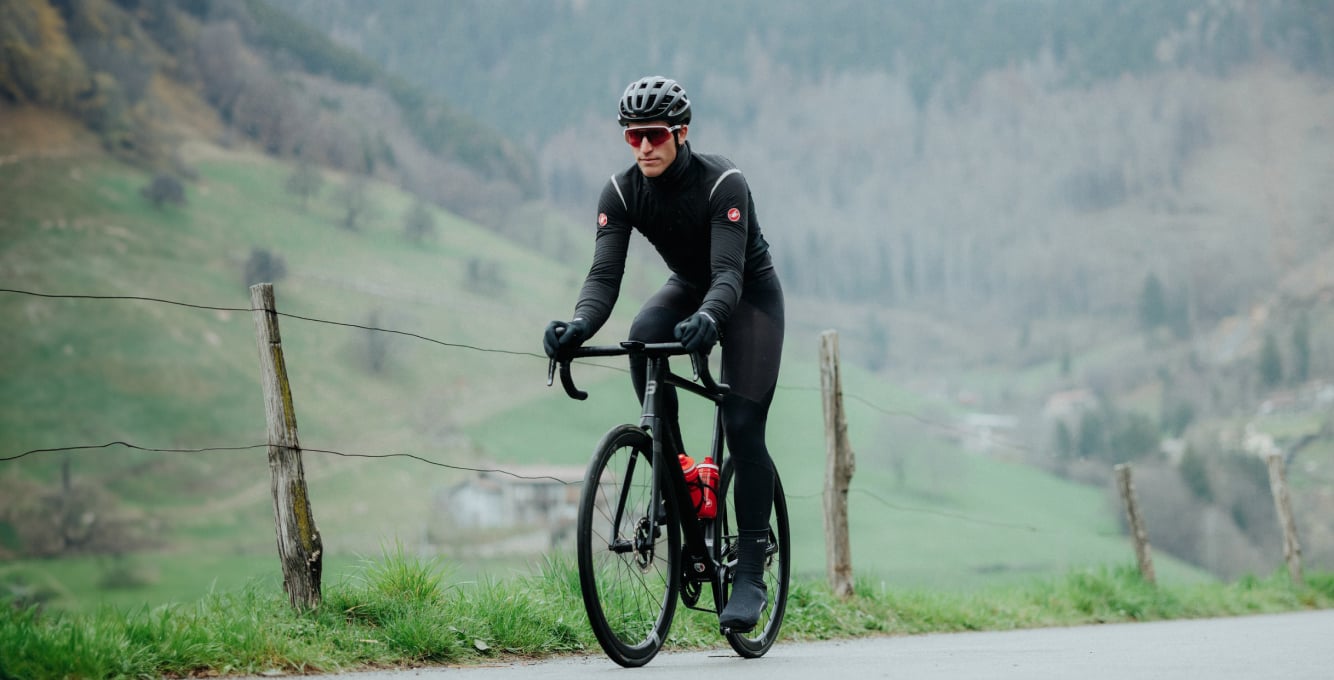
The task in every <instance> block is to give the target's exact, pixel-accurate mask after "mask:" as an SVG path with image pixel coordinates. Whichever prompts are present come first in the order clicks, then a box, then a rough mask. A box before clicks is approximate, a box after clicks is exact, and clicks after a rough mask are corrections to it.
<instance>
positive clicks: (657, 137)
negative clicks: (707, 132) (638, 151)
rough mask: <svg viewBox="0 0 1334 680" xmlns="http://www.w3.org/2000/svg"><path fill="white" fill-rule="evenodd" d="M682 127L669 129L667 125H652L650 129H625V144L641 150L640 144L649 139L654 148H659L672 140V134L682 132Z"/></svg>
mask: <svg viewBox="0 0 1334 680" xmlns="http://www.w3.org/2000/svg"><path fill="white" fill-rule="evenodd" d="M680 129H681V126H680V125H673V126H671V127H667V126H666V125H650V126H648V127H633V128H626V129H625V143H626V144H629V145H630V146H633V147H635V148H639V145H640V144H643V143H644V140H645V139H647V140H648V143H649V144H651V145H653V146H659V145H661V144H662V143H663V142H666V141H667V140H669V139H671V138H672V133H673V132H676V131H677V130H680Z"/></svg>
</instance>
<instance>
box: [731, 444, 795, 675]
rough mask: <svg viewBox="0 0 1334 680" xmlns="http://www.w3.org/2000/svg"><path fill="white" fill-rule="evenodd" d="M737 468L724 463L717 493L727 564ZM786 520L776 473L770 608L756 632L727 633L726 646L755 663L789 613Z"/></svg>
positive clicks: (768, 565)
mask: <svg viewBox="0 0 1334 680" xmlns="http://www.w3.org/2000/svg"><path fill="white" fill-rule="evenodd" d="M735 472H736V467H735V466H734V465H733V464H732V459H731V458H728V459H727V461H726V462H725V463H723V469H722V474H721V480H720V482H719V486H718V492H719V493H720V494H721V497H722V499H723V503H722V506H721V508H720V512H719V515H718V527H719V535H720V536H721V537H722V539H723V542H722V544H721V546H722V548H721V549H722V556H723V560H724V561H726V562H732V561H734V560H735V559H736V541H737V529H736V526H735V521H734V520H733V519H732V518H734V517H735V516H736V513H735V507H734V504H733V500H732V494H731V493H730V491H731V487H732V479H733V476H734V473H735ZM790 539H791V534H790V530H789V526H788V519H787V498H786V497H785V496H784V495H783V482H782V480H781V479H779V477H778V471H777V470H774V504H773V510H772V511H771V513H770V516H769V541H770V546H769V559H768V560H767V561H766V564H765V569H764V582H765V585H766V586H767V588H768V592H769V596H770V597H771V598H772V599H771V600H770V604H769V606H767V607H766V608H765V610H764V611H763V612H761V613H760V620H759V622H758V623H757V624H756V625H755V628H754V629H753V630H751V631H749V632H745V633H730V632H729V633H727V634H726V637H727V643H728V644H730V645H731V646H732V649H733V650H735V651H736V653H737V654H740V655H741V656H743V657H746V658H748V659H755V658H759V657H761V656H764V654H765V652H768V651H769V648H770V647H772V646H773V644H774V641H775V640H777V639H778V631H779V629H780V628H782V626H783V615H784V614H785V613H786V612H787V596H788V590H789V588H790V586H791V577H792V545H791V540H790ZM731 589H732V580H731V577H730V574H729V577H728V578H727V579H726V580H725V583H724V584H723V593H722V597H721V599H720V601H719V602H718V611H722V608H723V606H724V605H725V604H726V603H727V597H728V596H729V595H730V594H731Z"/></svg>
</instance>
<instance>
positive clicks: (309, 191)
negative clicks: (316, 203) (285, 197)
mask: <svg viewBox="0 0 1334 680" xmlns="http://www.w3.org/2000/svg"><path fill="white" fill-rule="evenodd" d="M285 186H286V189H287V193H289V194H293V195H294V196H296V197H298V198H300V199H301V209H302V210H305V209H306V208H308V207H309V205H310V199H311V198H312V197H314V196H317V195H318V194H319V193H320V189H321V188H323V187H324V175H321V174H320V171H319V170H318V169H317V168H316V167H315V166H314V165H313V164H312V163H310V162H309V161H306V160H302V161H301V162H299V163H297V165H296V167H295V168H293V169H292V174H290V175H288V176H287V183H286V185H285Z"/></svg>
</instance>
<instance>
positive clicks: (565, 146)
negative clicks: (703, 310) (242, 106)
mask: <svg viewBox="0 0 1334 680" xmlns="http://www.w3.org/2000/svg"><path fill="white" fill-rule="evenodd" d="M273 2H275V3H276V4H278V5H279V6H281V7H284V8H287V9H289V10H290V11H292V12H293V13H294V14H296V15H298V16H301V17H302V18H303V19H305V20H306V21H309V22H311V24H312V25H313V26H317V27H319V28H321V29H323V30H325V31H327V32H328V34H329V35H331V36H333V37H334V38H335V39H336V40H338V41H339V42H340V43H342V44H346V45H348V46H351V47H354V48H356V49H358V50H360V51H362V52H363V53H364V54H366V55H367V56H368V57H370V58H372V59H374V60H376V61H377V62H379V63H381V64H383V65H384V66H385V67H386V68H387V69H388V70H390V71H393V72H395V73H398V74H401V75H403V76H404V77H405V78H408V79H410V80H412V81H413V82H416V83H419V84H421V85H422V86H424V87H427V88H430V89H432V90H433V91H435V92H439V93H444V94H446V95H448V96H450V97H451V99H452V100H453V101H457V102H459V104H460V106H463V107H466V109H467V110H468V111H469V112H471V113H472V114H474V115H476V116H478V117H479V118H481V119H483V120H485V121H487V122H488V123H490V124H492V125H495V126H497V127H499V128H500V129H502V130H504V131H505V132H506V134H507V135H509V136H511V137H512V138H513V139H515V140H517V141H519V142H521V143H522V144H523V146H524V147H525V148H531V149H533V150H534V151H535V152H536V153H537V155H538V164H539V169H540V176H539V178H538V179H539V183H540V185H541V187H542V191H543V194H544V197H545V198H547V199H549V200H550V201H552V202H554V203H556V204H558V205H561V206H563V207H565V208H566V209H567V210H569V211H570V213H571V214H572V215H578V216H583V215H585V213H586V212H587V210H588V204H589V203H590V201H591V200H593V199H592V197H595V196H596V195H597V191H598V190H599V188H600V187H601V186H602V183H604V182H605V181H606V176H607V174H608V172H609V170H610V169H612V168H616V167H620V166H622V165H623V164H624V163H625V161H626V158H625V154H624V150H623V148H622V147H621V145H620V144H619V140H618V138H617V136H616V131H615V123H614V119H613V116H614V103H615V102H614V100H615V97H616V96H617V95H618V94H619V93H620V91H621V88H623V87H624V85H625V83H627V82H630V81H631V80H633V79H634V78H636V77H639V76H642V75H645V74H649V73H663V74H666V75H671V76H673V77H676V78H678V79H679V80H681V81H682V82H683V83H684V84H685V85H686V87H687V89H688V90H689V91H690V93H691V95H692V101H693V102H694V106H695V110H696V115H695V124H694V125H693V126H692V130H691V139H692V140H695V141H696V142H697V143H698V145H699V148H701V149H707V150H709V151H716V152H720V153H725V154H727V155H728V156H730V157H732V158H733V159H734V160H735V161H736V162H737V163H738V165H739V166H740V167H741V168H743V170H744V171H745V172H746V176H747V179H748V180H749V182H750V184H751V187H752V189H753V190H754V192H755V195H756V199H757V202H758V206H759V211H760V214H761V216H762V217H763V225H764V229H765V231H766V234H770V235H772V236H773V238H771V239H770V241H771V243H772V244H773V247H774V250H775V253H776V254H777V256H778V258H779V262H780V267H781V269H782V270H783V271H784V284H785V287H786V288H787V289H788V290H789V291H790V292H792V293H795V294H799V295H804V296H811V297H815V298H820V299H823V300H826V301H828V300H835V299H836V300H839V301H843V302H849V301H850V302H853V303H856V304H861V305H865V306H868V307H871V308H872V310H873V311H872V312H870V313H867V314H863V315H861V316H860V319H859V321H858V322H857V323H861V321H862V320H865V319H866V318H868V317H870V316H875V315H877V314H880V313H881V310H916V311H918V312H922V313H925V314H928V315H929V316H930V317H931V318H932V319H939V318H942V317H949V318H950V319H951V321H953V322H956V323H966V324H974V323H977V322H979V321H980V322H982V323H983V324H984V325H985V327H984V328H981V329H978V330H974V331H972V332H970V334H971V335H973V336H980V335H983V334H986V333H995V334H998V335H999V334H1004V335H1009V336H1015V335H1018V334H1019V333H1020V332H1021V331H1020V328H1021V327H1027V325H1028V324H1029V323H1030V322H1047V321H1054V322H1055V323H1065V322H1066V321H1068V320H1069V319H1071V318H1075V317H1088V316H1093V317H1098V318H1099V319H1100V320H1104V321H1105V320H1107V319H1113V320H1122V321H1125V322H1127V323H1128V324H1133V319H1134V312H1135V305H1136V300H1137V297H1138V295H1139V294H1140V292H1141V291H1142V289H1143V286H1144V284H1145V282H1146V281H1148V280H1149V279H1150V278H1151V277H1156V278H1157V279H1158V280H1159V281H1161V282H1162V283H1163V285H1164V286H1166V288H1167V289H1168V293H1167V294H1168V296H1169V298H1171V299H1172V305H1173V308H1174V309H1175V310H1178V312H1177V313H1178V316H1181V317H1184V318H1186V321H1185V322H1184V325H1189V326H1194V327H1196V328H1208V327H1210V326H1211V325H1213V324H1215V323H1217V322H1218V321H1219V320H1220V319H1223V318H1225V317H1228V316H1230V315H1233V314H1237V313H1241V312H1243V311H1244V310H1245V309H1246V308H1247V307H1248V306H1250V305H1252V304H1255V303H1256V302H1257V301H1259V300H1263V299H1265V298H1267V297H1268V296H1270V295H1272V294H1274V292H1275V291H1276V290H1277V288H1278V287H1279V285H1280V283H1281V281H1282V280H1283V277H1284V276H1286V275H1287V274H1288V273H1289V272H1292V271H1296V270H1301V269H1302V268H1303V267H1307V268H1308V269H1309V267H1310V264H1311V262H1312V261H1313V260H1312V258H1313V256H1316V255H1318V254H1320V253H1323V252H1325V251H1326V250H1327V249H1329V248H1331V247H1334V238H1332V237H1331V234H1334V229H1331V227H1330V224H1329V220H1330V217H1329V213H1328V209H1327V207H1326V205H1325V203H1324V202H1323V200H1322V199H1320V198H1319V196H1321V195H1323V194H1324V193H1327V191H1326V189H1325V188H1324V187H1327V185H1328V178H1329V177H1330V173H1331V172H1334V166H1332V165H1331V161H1328V160H1327V159H1330V158H1334V126H1332V125H1330V115H1329V111H1330V110H1331V107H1332V106H1334V102H1332V101H1331V99H1330V97H1329V94H1328V93H1329V92H1330V84H1331V82H1332V81H1331V79H1332V78H1334V6H1331V4H1330V3H1327V2H1310V1H1306V0H1269V1H1261V2H1217V1H1214V0H1179V1H1173V2H1161V1H1158V0H1081V1H1080V2H1062V1H1056V0H975V1H968V2H935V1H934V0H909V1H901V2H899V1H896V2H858V1H854V0H830V1H829V2H820V3H810V2H804V1H801V2H797V1H783V0H737V1H735V2H712V1H710V0H683V1H682V2H676V3H672V4H671V6H670V8H667V7H658V6H652V5H648V4H638V3H636V4H625V3H612V2H596V1H586V0H511V1H509V2H488V1H486V0H459V1H457V2H449V3H437V2H433V1H431V0H399V1H397V2H392V3H378V4H369V3H362V2H357V1H355V0H273ZM1306 283H1308V284H1309V283H1310V282H1309V281H1308V282H1306ZM823 323H826V324H828V323H832V321H824V322H823ZM838 323H839V324H840V325H843V326H845V327H846V326H848V325H851V324H849V323H848V320H847V319H843V320H839V321H838ZM896 325H897V327H898V329H899V330H898V337H899V338H900V341H902V340H905V339H907V338H908V337H909V336H912V335H915V333H916V331H917V330H921V328H920V327H918V328H915V327H913V326H912V325H911V324H909V323H908V322H907V320H905V319H902V318H899V319H897V320H896ZM870 326H872V325H871V324H868V327H870ZM871 335H873V334H871V333H870V332H869V331H868V337H870V336H871ZM944 346H945V343H942V342H939V341H938V339H936V340H933V341H930V342H927V343H924V344H923V345H921V346H918V347H917V348H916V349H917V350H921V351H925V352H934V351H936V350H938V349H939V348H941V347H944ZM905 349H906V348H905ZM910 356H911V357H912V358H913V360H917V358H918V357H919V356H920V355H914V354H912V353H911V352H909V353H908V354H906V355H905V356H904V357H902V358H904V359H908V357H910Z"/></svg>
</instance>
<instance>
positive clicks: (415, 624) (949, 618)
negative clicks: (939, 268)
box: [0, 547, 1334, 679]
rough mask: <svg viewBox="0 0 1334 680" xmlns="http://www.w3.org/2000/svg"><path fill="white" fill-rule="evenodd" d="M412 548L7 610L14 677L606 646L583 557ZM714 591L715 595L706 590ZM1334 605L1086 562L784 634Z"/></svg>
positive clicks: (411, 661) (134, 674)
mask: <svg viewBox="0 0 1334 680" xmlns="http://www.w3.org/2000/svg"><path fill="white" fill-rule="evenodd" d="M447 577H448V570H447V569H445V568H444V566H443V565H441V564H440V563H439V562H437V561H434V560H425V559H421V558H417V557H413V556H410V555H405V554H404V553H403V550H402V548H401V547H398V548H397V549H395V550H386V551H385V552H384V555H383V556H382V558H381V559H380V560H378V561H368V562H366V563H365V565H364V567H363V568H362V569H361V570H359V571H358V572H357V573H356V574H355V575H354V576H351V577H348V578H346V579H344V580H343V581H342V582H341V583H338V584H333V585H330V586H328V587H327V588H326V591H325V599H324V603H323V605H322V606H321V607H320V608H319V609H318V610H316V611H314V612H311V613H307V614H301V613H297V612H296V611H294V610H293V609H292V608H291V607H290V606H289V605H288V603H287V598H286V597H285V596H284V595H283V593H281V592H280V591H277V590H276V589H274V588H273V587H272V586H271V585H258V584H256V585H252V586H249V587H246V588H243V589H240V590H237V591H232V592H226V593H215V594H212V595H209V596H208V597H205V598H204V599H202V600H200V601H199V602H196V603H192V604H183V605H173V606H165V607H159V608H155V609H148V608H143V609H140V610H137V611H130V612H126V611H121V610H115V609H111V608H106V609H102V610H98V611H96V612H94V613H91V614H81V615H76V614H68V613H59V612H48V611H43V610H42V609H40V608H39V607H27V608H17V607H14V606H12V605H10V604H8V603H6V604H5V606H3V609H0V677H3V678H6V679H8V678H138V677H161V676H190V675H203V674H216V675H229V674H260V673H265V672H270V671H275V670H279V671H283V672H289V673H303V672H304V673H309V672H321V671H324V672H337V671H347V670H351V669H356V668H371V667H403V666H411V665H423V664H439V663H468V662H470V661H477V660H482V659H496V658H534V657H543V656H550V655H556V654H564V653H581V652H596V651H597V643H596V642H595V640H594V639H593V636H592V633H591V632H590V630H589V628H588V623H587V620H586V618H585V616H584V613H583V609H582V606H583V605H582V602H581V599H580V596H579V587H578V576H577V574H576V572H575V567H574V565H573V564H571V563H569V562H568V560H562V559H558V558H550V559H548V560H547V561H545V562H544V563H542V564H541V565H540V566H539V568H538V569H537V570H536V571H535V572H534V573H533V574H531V575H516V576H514V577H512V578H507V579H504V580H500V579H484V580H480V581H472V582H456V581H450V580H448V578H447ZM701 601H704V602H707V601H709V595H708V594H707V593H706V594H705V596H704V597H703V598H701ZM1329 607H1334V574H1330V573H1310V574H1308V575H1307V578H1306V585H1304V586H1294V585H1292V584H1291V583H1290V582H1289V581H1288V580H1287V578H1286V577H1285V576H1284V575H1282V574H1276V575H1274V576H1271V577H1268V578H1243V579H1241V580H1239V581H1237V582H1235V583H1230V584H1200V585H1190V586H1180V587H1176V586H1171V587H1168V586H1158V587H1155V586H1152V585H1150V584H1148V583H1145V582H1144V581H1143V580H1142V579H1141V578H1140V577H1139V575H1138V573H1137V572H1136V571H1135V570H1134V568H1133V567H1121V568H1103V569H1097V570H1090V571H1079V572H1072V573H1070V574H1068V575H1066V576H1065V577H1063V578H1059V579H1055V580H1051V581H1042V582H1034V583H1032V584H1029V585H1028V586H1025V587H1015V588H1010V589H1006V590H997V591H994V592H981V593H970V594H953V593H940V592H927V591H896V590H892V589H885V588H883V587H878V584H877V585H873V584H871V583H870V582H867V581H862V582H860V583H858V585H857V588H856V592H855V594H854V596H853V597H852V598H850V599H848V600H846V601H844V600H839V599H838V598H836V597H834V596H833V594H832V593H831V592H830V591H829V589H828V588H827V587H825V586H824V585H823V584H818V583H814V582H810V581H800V582H796V583H794V584H793V587H792V593H791V597H790V598H789V601H788V609H787V619H786V622H785V623H784V626H783V639H784V640H787V641H797V640H818V639H829V638H842V637H857V636H866V635H887V634H888V635H904V634H919V633H931V632H953V631H971V630H1007V629H1015V628H1032V627H1041V626H1055V625H1081V624H1090V623H1107V622H1129V621H1146V620H1161V619H1174V618H1198V617H1209V616H1229V615H1238V614H1256V613H1266V612H1281V611H1293V610H1300V609H1315V608H1329ZM720 643H722V639H721V638H720V637H719V636H718V635H717V619H716V618H714V617H712V616H710V615H708V614H706V613H701V612H695V611H690V610H682V611H681V613H680V614H679V615H678V618H677V623H676V624H675V625H674V626H673V630H672V636H671V638H670V639H669V640H668V647H669V648H677V649H684V648H700V647H713V646H720Z"/></svg>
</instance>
